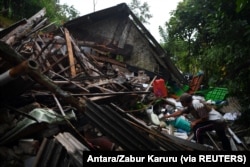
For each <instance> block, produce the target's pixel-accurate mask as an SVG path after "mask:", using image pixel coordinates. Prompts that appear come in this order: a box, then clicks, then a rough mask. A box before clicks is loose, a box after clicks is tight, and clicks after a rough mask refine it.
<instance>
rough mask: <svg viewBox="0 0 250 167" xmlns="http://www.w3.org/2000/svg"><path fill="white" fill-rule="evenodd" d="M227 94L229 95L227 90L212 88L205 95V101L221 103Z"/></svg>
mask: <svg viewBox="0 0 250 167" xmlns="http://www.w3.org/2000/svg"><path fill="white" fill-rule="evenodd" d="M227 94H228V89H227V88H212V89H210V90H209V91H208V92H207V93H206V94H205V99H206V100H213V101H220V100H224V99H225V97H226V95H227Z"/></svg>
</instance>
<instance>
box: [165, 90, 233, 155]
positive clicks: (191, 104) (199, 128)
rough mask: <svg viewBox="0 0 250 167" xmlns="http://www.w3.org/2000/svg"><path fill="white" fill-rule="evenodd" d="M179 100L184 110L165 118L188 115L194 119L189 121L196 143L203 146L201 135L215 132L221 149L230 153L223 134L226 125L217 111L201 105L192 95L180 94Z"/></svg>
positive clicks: (224, 133) (226, 139) (227, 140)
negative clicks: (220, 143)
mask: <svg viewBox="0 0 250 167" xmlns="http://www.w3.org/2000/svg"><path fill="white" fill-rule="evenodd" d="M179 100H180V103H181V104H182V106H183V107H184V109H183V110H177V111H175V112H174V113H172V114H170V115H165V116H164V117H165V118H169V117H177V116H180V115H182V114H189V113H190V114H191V115H192V116H193V117H194V118H195V119H194V120H193V121H191V128H192V130H193V132H194V140H196V142H197V143H200V144H203V134H204V133H205V132H206V131H212V130H215V131H216V134H217V135H218V137H219V139H220V140H221V142H222V147H223V149H224V150H225V151H231V145H230V142H229V139H228V138H227V136H226V132H225V129H226V124H225V122H224V120H223V118H222V115H221V114H220V113H219V112H218V111H216V110H215V109H213V108H211V107H210V106H208V105H206V104H204V103H202V102H201V101H200V100H197V99H193V97H192V95H190V94H188V93H184V94H182V95H181V96H180V98H179Z"/></svg>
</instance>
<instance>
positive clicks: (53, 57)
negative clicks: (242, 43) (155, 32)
mask: <svg viewBox="0 0 250 167" xmlns="http://www.w3.org/2000/svg"><path fill="white" fill-rule="evenodd" d="M45 13H46V10H45V9H42V10H41V11H40V12H38V13H37V14H36V15H34V16H33V17H31V18H30V19H28V20H25V19H24V20H22V21H20V22H18V23H16V24H14V25H12V26H10V27H9V28H7V29H4V30H2V31H0V37H1V41H0V63H1V65H0V71H1V73H2V74H1V76H0V85H1V86H0V89H1V95H0V99H1V117H0V119H1V120H0V124H1V125H0V127H1V130H0V145H1V149H0V150H1V151H0V155H1V156H0V157H1V161H4V163H3V166H8V165H15V166H22V164H23V163H32V164H33V166H39V165H40V166H42V165H43V164H45V165H48V166H56V165H57V164H58V163H61V162H62V161H60V159H62V158H63V159H64V160H65V162H66V163H68V164H71V163H72V164H71V165H73V166H82V161H81V159H80V157H81V155H82V151H96V150H107V151H126V150H147V151H197V150H198V151H204V150H219V149H220V146H218V145H217V144H216V142H215V140H216V139H215V138H214V137H213V136H212V135H213V134H212V133H211V134H208V136H209V137H210V139H211V141H212V142H213V143H211V142H210V143H211V144H210V145H201V144H197V143H194V142H192V141H191V139H192V134H189V133H182V132H183V131H180V130H179V132H177V131H175V132H174V130H176V129H174V127H171V126H168V125H167V124H166V123H164V122H162V121H160V115H162V114H166V113H167V112H173V109H174V107H176V105H175V103H176V101H175V98H173V97H176V96H177V95H176V94H175V93H171V92H170V90H168V89H166V90H165V91H166V92H163V94H158V93H157V91H156V90H155V89H154V82H155V81H163V82H164V83H170V84H175V85H177V87H178V89H180V90H182V91H186V90H183V89H182V88H183V86H185V85H188V84H189V83H188V82H187V81H186V80H185V78H184V77H183V76H182V74H181V73H180V72H179V70H178V69H177V68H176V67H175V66H174V64H173V63H172V62H171V60H170V58H169V57H168V56H167V55H166V54H165V52H164V51H163V49H162V48H161V47H160V45H159V44H158V43H157V42H156V41H155V39H154V38H153V37H152V36H151V34H150V33H149V32H148V31H147V30H146V29H145V27H144V26H143V25H142V24H141V23H140V22H139V20H138V19H137V18H136V17H135V16H134V14H133V13H132V12H131V11H130V10H129V8H128V7H127V6H126V4H120V5H117V6H114V7H111V8H108V9H105V10H102V11H99V12H95V13H93V14H89V15H86V16H83V17H80V18H77V19H75V20H72V21H69V22H68V23H65V24H64V25H63V26H62V27H60V28H55V27H54V26H53V24H50V23H49V22H48V20H47V18H46V17H45ZM131 17H132V20H131ZM20 67H21V68H20ZM13 69H15V73H14V74H15V75H13V72H12V73H11V71H12V70H13ZM8 74H9V76H8ZM201 79H202V77H198V80H197V78H195V79H194V82H195V84H196V85H194V82H192V83H191V84H190V86H191V89H189V91H192V93H194V92H195V91H197V90H198V86H199V84H200V83H201ZM197 84H198V85H197ZM166 88H167V85H166ZM167 91H168V92H167ZM161 93H162V92H161ZM231 100H232V99H231ZM234 104H236V102H235V103H234ZM150 106H151V107H152V108H151V109H152V111H151V112H149V110H148V109H149V108H150ZM234 106H235V105H234ZM228 108H230V109H228ZM231 109H232V106H231V107H227V108H226V106H225V107H224V108H223V112H227V111H228V110H230V111H231ZM238 110H239V107H238V105H237V111H238ZM147 111H148V112H147ZM152 114H154V115H152ZM151 116H153V117H151ZM163 124H164V125H163ZM163 127H164V128H163ZM232 134H233V135H232V138H233V137H234V138H235V137H236V134H235V133H234V132H233V131H232ZM23 141H25V143H26V141H27V143H28V144H30V146H27V147H28V148H27V147H26V149H28V150H26V149H22V148H19V149H17V148H18V147H20V146H19V145H20V143H22V142H23ZM232 143H234V141H233V140H232ZM242 143H243V147H239V146H238V147H237V146H236V145H237V144H239V143H234V144H235V149H245V150H247V149H248V148H247V145H245V144H244V142H243V141H241V143H240V144H242ZM248 143H249V140H248ZM213 144H214V145H213ZM51 158H53V159H55V160H54V161H50V159H51Z"/></svg>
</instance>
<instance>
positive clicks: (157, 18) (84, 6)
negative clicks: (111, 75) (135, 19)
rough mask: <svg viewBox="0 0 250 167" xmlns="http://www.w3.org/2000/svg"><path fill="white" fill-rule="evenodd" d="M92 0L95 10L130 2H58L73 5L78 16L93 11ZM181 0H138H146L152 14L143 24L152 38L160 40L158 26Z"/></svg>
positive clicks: (69, 0) (128, 0)
mask: <svg viewBox="0 0 250 167" xmlns="http://www.w3.org/2000/svg"><path fill="white" fill-rule="evenodd" d="M93 1H95V2H96V3H95V4H96V5H95V11H98V10H102V9H105V8H109V7H112V6H115V5H117V4H120V3H127V4H130V3H131V2H132V0H60V4H67V5H68V6H73V7H74V8H75V9H76V10H78V11H79V12H80V16H83V15H86V14H89V13H92V12H94V5H93ZM181 1H182V0H140V2H141V4H142V3H144V2H147V3H148V5H149V10H150V14H151V15H152V16H153V17H152V18H151V19H149V20H148V22H149V24H144V26H145V27H146V28H147V29H148V31H149V32H150V33H151V34H152V35H153V36H154V38H155V39H156V40H157V41H158V42H160V39H161V37H160V34H159V30H158V27H159V26H164V24H165V22H166V21H169V19H170V12H171V11H173V10H175V9H176V7H177V5H178V3H179V2H181Z"/></svg>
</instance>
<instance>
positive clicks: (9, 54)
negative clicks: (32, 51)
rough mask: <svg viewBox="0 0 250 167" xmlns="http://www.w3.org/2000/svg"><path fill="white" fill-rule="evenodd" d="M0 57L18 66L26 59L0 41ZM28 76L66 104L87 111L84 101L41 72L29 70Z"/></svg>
mask: <svg viewBox="0 0 250 167" xmlns="http://www.w3.org/2000/svg"><path fill="white" fill-rule="evenodd" d="M0 56H1V57H2V58H3V59H4V60H5V61H8V62H9V63H11V64H18V63H21V62H22V61H24V60H25V59H24V58H23V57H22V56H21V55H20V54H19V53H17V52H15V51H14V50H13V49H12V48H10V46H9V45H7V44H6V43H4V42H1V41H0ZM26 72H27V74H28V75H29V76H30V77H31V78H32V79H33V80H35V81H36V82H38V83H39V84H41V85H43V86H45V87H47V89H48V90H50V91H51V92H53V93H55V95H57V96H58V97H61V98H62V99H63V100H64V101H65V102H67V103H69V104H71V105H72V106H73V107H75V108H76V109H77V110H78V111H79V112H84V111H85V103H84V100H82V101H79V100H78V99H76V98H75V97H73V96H72V95H71V94H70V93H68V92H65V91H64V90H62V89H61V88H60V87H58V86H57V85H56V84H55V83H53V81H51V80H50V79H49V78H48V77H47V76H45V75H43V74H42V73H41V72H40V71H39V70H34V69H31V68H28V69H27V71H26Z"/></svg>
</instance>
